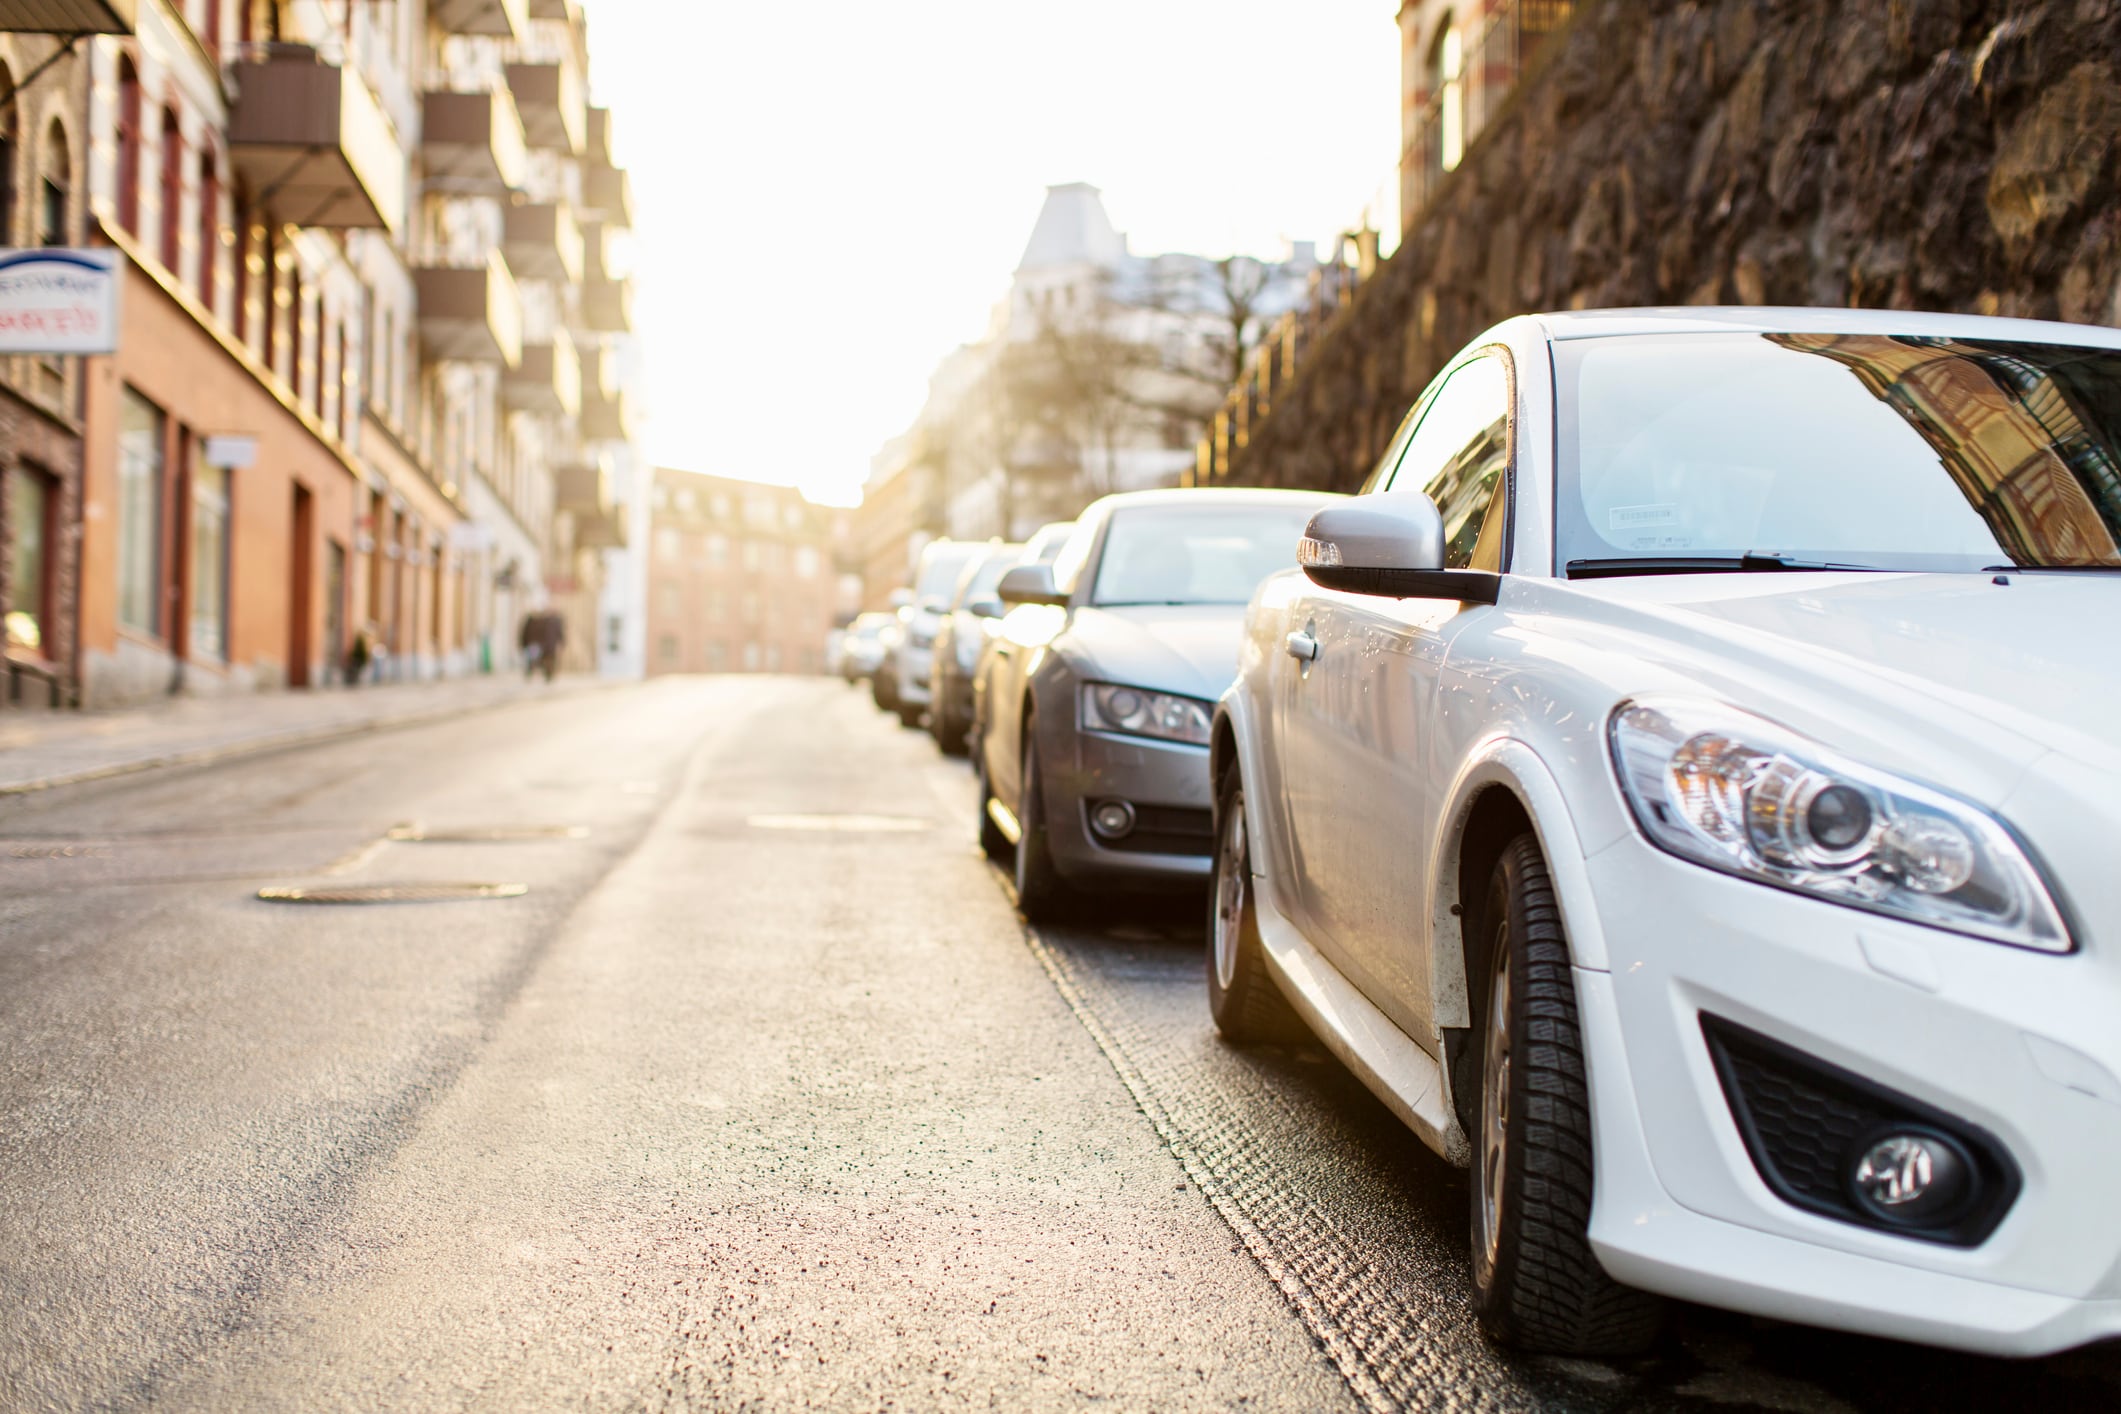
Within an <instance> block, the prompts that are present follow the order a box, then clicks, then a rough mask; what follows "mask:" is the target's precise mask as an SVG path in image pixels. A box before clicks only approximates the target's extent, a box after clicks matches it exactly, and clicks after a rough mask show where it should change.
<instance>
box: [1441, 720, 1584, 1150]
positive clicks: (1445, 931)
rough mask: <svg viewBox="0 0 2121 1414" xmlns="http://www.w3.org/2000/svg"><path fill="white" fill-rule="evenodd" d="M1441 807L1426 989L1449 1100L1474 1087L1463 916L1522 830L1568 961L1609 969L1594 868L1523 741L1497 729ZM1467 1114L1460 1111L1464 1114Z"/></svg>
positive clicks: (1558, 794)
mask: <svg viewBox="0 0 2121 1414" xmlns="http://www.w3.org/2000/svg"><path fill="white" fill-rule="evenodd" d="M1446 798H1447V801H1448V804H1447V805H1446V807H1445V809H1444V810H1443V811H1442V812H1440V814H1439V817H1438V818H1439V819H1441V820H1442V821H1443V822H1444V826H1443V828H1442V829H1440V830H1439V831H1438V832H1437V842H1436V847H1435V857H1434V858H1433V859H1432V860H1431V862H1430V869H1429V874H1428V878H1429V911H1430V928H1429V936H1430V939H1431V940H1432V943H1431V947H1430V950H1429V960H1430V962H1429V965H1430V974H1431V975H1430V978H1429V985H1430V993H1429V994H1430V996H1431V997H1433V998H1434V999H1435V1002H1434V1019H1435V1025H1436V1028H1437V1032H1438V1039H1439V1040H1440V1041H1441V1042H1442V1046H1443V1055H1444V1075H1445V1078H1446V1083H1447V1084H1448V1085H1449V1086H1450V1087H1451V1091H1452V1097H1451V1098H1452V1101H1453V1104H1452V1108H1453V1110H1454V1111H1455V1110H1458V1109H1460V1108H1462V1106H1461V1104H1460V1103H1459V1102H1460V1099H1461V1097H1462V1096H1463V1095H1465V1094H1467V1093H1469V1091H1468V1090H1467V1089H1466V1087H1465V1085H1464V1083H1463V1077H1462V1076H1461V1074H1460V1072H1461V1069H1462V1066H1463V1064H1464V1062H1465V1059H1466V1056H1467V1055H1468V1053H1469V1050H1470V1049H1471V1043H1470V1042H1469V1041H1468V1039H1467V1038H1468V1037H1469V1036H1470V1035H1471V1028H1472V1025H1473V1014H1472V987H1471V977H1472V970H1473V966H1474V960H1473V959H1472V958H1471V957H1470V956H1469V955H1468V954H1469V953H1470V951H1471V948H1472V943H1471V941H1470V935H1469V934H1468V932H1467V926H1466V925H1467V922H1468V920H1469V918H1470V917H1471V914H1472V911H1473V909H1474V907H1475V906H1476V904H1477V901H1478V900H1479V898H1480V895H1481V892H1482V890H1484V889H1485V888H1486V887H1487V881H1488V877H1489V875H1490V874H1491V873H1493V871H1494V868H1495V864H1496V861H1498V860H1499V859H1500V858H1501V857H1502V852H1503V850H1504V849H1505V848H1506V847H1507V846H1508V844H1509V843H1510V841H1511V840H1513V839H1515V838H1516V837H1517V836H1518V835H1520V834H1522V833H1524V832H1525V831H1526V830H1529V831H1531V833H1532V835H1533V837H1534V838H1535V839H1537V840H1538V842H1539V849H1540V853H1541V854H1542V855H1543V856H1544V857H1545V859H1546V861H1547V868H1548V871H1549V873H1550V874H1551V875H1552V877H1553V880H1554V891H1555V896H1556V898H1557V899H1558V900H1559V902H1560V904H1561V913H1562V927H1563V930H1564V932H1565V933H1566V934H1567V936H1568V940H1569V953H1570V959H1571V961H1572V962H1573V963H1574V965H1575V966H1577V967H1582V968H1589V969H1592V970H1594V971H1601V972H1602V971H1606V970H1608V962H1607V956H1606V946H1605V934H1604V932H1603V930H1602V929H1601V928H1600V927H1599V923H1598V914H1597V910H1596V908H1595V906H1594V904H1593V902H1592V898H1591V892H1590V874H1589V870H1588V869H1587V868H1586V866H1585V861H1584V852H1583V848H1582V844H1581V841H1580V838H1579V836H1578V833H1577V830H1576V825H1575V821H1574V818H1573V817H1572V815H1571V813H1570V811H1569V808H1568V804H1567V801H1566V799H1565V798H1564V797H1563V795H1562V791H1561V785H1560V783H1559V782H1558V781H1557V780H1556V779H1555V777H1554V774H1553V772H1551V771H1550V770H1548V769H1547V766H1546V763H1545V762H1544V761H1542V760H1541V759H1540V757H1539V754H1538V753H1537V752H1535V751H1534V750H1533V749H1532V748H1531V747H1530V746H1528V745H1526V744H1525V743H1524V742H1522V741H1520V740H1517V739H1515V738H1511V737H1497V738H1493V739H1491V740H1489V741H1487V742H1485V743H1483V744H1482V745H1481V746H1480V747H1479V748H1478V749H1477V750H1476V751H1475V752H1474V753H1473V754H1472V756H1471V757H1470V758H1469V759H1468V760H1467V762H1466V764H1465V766H1464V768H1463V769H1461V770H1460V772H1459V774H1458V777H1457V779H1456V780H1455V781H1453V782H1452V784H1451V788H1450V791H1449V793H1448V795H1447V797H1446ZM1460 1118H1461V1122H1463V1120H1464V1116H1463V1115H1461V1116H1460Z"/></svg>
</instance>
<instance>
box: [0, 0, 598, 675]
mask: <svg viewBox="0 0 2121 1414" xmlns="http://www.w3.org/2000/svg"><path fill="white" fill-rule="evenodd" d="M25 2H26V0H16V4H17V8H20V7H21V5H22V4H23V3H25ZM67 3H68V4H69V5H78V4H85V3H87V0H67ZM29 8H32V9H41V10H45V11H49V10H51V9H52V8H53V7H52V6H51V5H50V4H39V5H34V6H30V7H29ZM60 8H64V7H60ZM112 8H117V9H120V10H122V11H124V12H125V13H124V14H123V17H122V18H123V20H124V24H125V27H126V28H127V29H128V30H129V32H128V33H125V34H123V35H121V36H115V37H104V38H98V39H94V40H90V41H86V42H85V43H84V44H83V45H82V46H81V53H82V54H83V55H84V56H85V57H84V59H83V61H82V67H83V69H84V70H85V75H86V76H85V83H84V85H83V87H84V88H85V92H84V93H83V94H82V95H81V101H80V102H79V104H78V106H77V108H76V109H75V113H76V118H75V122H76V123H77V125H78V126H79V127H80V128H81V129H82V130H83V131H82V133H81V136H80V138H79V141H78V147H79V150H80V153H81V157H80V159H79V160H78V162H77V163H76V164H75V166H74V167H73V168H72V170H75V171H78V172H80V173H81V174H82V179H83V185H85V188H86V200H85V203H77V204H80V205H83V206H84V207H85V210H84V211H83V214H82V216H81V228H82V229H81V230H80V232H79V234H78V236H77V237H75V238H76V239H78V240H80V241H81V242H82V243H85V244H93V245H108V246H111V247H115V248H116V250H117V251H118V252H120V253H121V254H122V256H123V261H122V274H121V279H122V281H123V284H122V288H121V291H120V310H121V322H120V335H119V347H118V351H117V353H116V354H115V355H112V356H109V357H101V358H93V359H90V360H87V363H86V371H85V373H84V374H82V375H80V376H81V381H82V384H83V388H82V393H81V396H80V399H79V408H80V424H81V434H82V436H81V443H82V452H81V455H80V458H79V460H80V463H81V467H82V471H81V474H80V492H79V498H78V499H79V509H78V515H77V519H76V520H75V522H74V524H75V527H76V529H77V534H78V541H79V560H78V585H79V589H78V595H77V602H76V603H75V604H74V605H73V606H72V612H73V618H74V621H75V623H76V625H77V635H78V636H77V640H76V643H75V645H74V652H75V657H76V661H77V665H78V676H79V682H80V690H81V695H82V697H83V699H84V700H85V701H86V702H88V703H90V704H92V705H100V704H105V703H113V702H126V701H137V700H144V699H147V698H151V697H154V696H158V695H162V694H165V693H168V692H171V691H187V692H201V693H210V692H222V691H243V690H255V689H264V688H274V687H301V686H320V685H324V684H328V683H333V682H340V681H344V680H346V679H347V678H348V677H349V676H350V675H351V673H352V672H353V671H354V669H355V667H356V665H365V666H364V667H363V672H364V675H365V676H367V677H370V678H380V679H396V678H412V677H431V676H438V675H448V674H456V673H464V672H475V671H482V670H497V669H505V668H507V667H509V666H510V665H511V663H512V662H513V660H514V658H515V655H516V649H515V642H516V634H515V628H516V625H517V623H518V622H519V621H520V619H521V617H522V616H523V615H524V614H525V613H527V612H528V611H529V610H531V609H533V608H538V607H544V606H546V605H547V604H552V605H555V606H557V607H559V608H561V610H562V611H563V612H566V613H569V614H570V616H571V617H581V618H583V619H584V620H585V621H586V622H585V624H584V631H582V632H580V633H578V634H576V635H572V636H571V638H572V643H573V650H572V651H573V654H574V657H575V661H573V662H572V663H570V664H569V665H568V666H570V667H572V668H577V669H586V668H589V667H591V666H593V665H594V655H595V653H596V649H597V645H598V642H599V635H598V634H597V633H596V632H595V631H594V628H595V618H596V614H597V602H598V597H599V594H600V593H601V591H602V589H603V580H604V573H603V567H602V560H603V556H604V555H605V554H606V553H607V551H609V550H610V549H611V548H612V547H615V546H617V545H621V544H623V543H624V541H625V539H626V538H627V535H626V528H625V521H624V519H623V517H620V516H618V515H616V514H615V512H616V507H617V502H616V500H615V499H614V495H613V493H612V490H611V487H610V484H609V483H610V477H609V467H610V464H611V452H612V450H613V449H614V448H617V449H622V450H623V449H625V448H626V447H627V446H628V444H629V443H630V441H631V439H632V436H633V425H632V419H631V415H630V411H629V408H628V393H627V390H626V389H625V387H624V386H622V384H621V382H620V374H619V363H618V348H617V347H616V346H617V344H618V343H619V342H620V341H623V340H624V339H626V338H627V337H628V335H629V334H630V332H631V325H632V314H631V285H630V281H629V280H628V279H627V278H626V277H625V275H624V274H623V273H622V272H621V271H619V270H617V269H615V268H614V267H613V265H612V262H611V261H610V260H609V259H608V257H607V251H608V250H609V248H610V247H612V246H613V245H614V244H615V243H617V242H619V241H620V240H622V239H623V236H622V234H621V233H623V232H624V231H625V230H626V229H627V228H628V227H630V225H631V221H632V212H631V193H630V187H629V185H628V180H627V175H626V173H625V172H624V171H623V170H621V169H619V168H618V167H617V166H616V165H615V163H614V161H613V157H612V152H611V148H610V144H609V132H610V117H609V114H608V113H605V112H604V111H603V110H600V109H597V108H594V107H592V106H591V105H590V103H589V102H588V69H589V50H588V30H587V24H586V19H585V16H584V14H583V11H582V9H581V7H580V5H579V4H578V3H577V0H426V3H422V2H421V0H393V3H389V4H372V3H359V2H357V0H137V8H136V9H135V8H134V6H133V5H132V4H130V3H128V4H125V5H123V6H118V7H112ZM6 9H7V4H6V3H5V0H0V20H5V19H6V18H7V16H6V13H5V12H6ZM42 42H45V43H49V42H50V41H48V40H47V41H42ZM4 54H5V51H0V55H4ZM9 62H10V63H11V64H12V63H13V62H14V61H13V60H12V58H11V57H10V58H9ZM40 121H41V120H40ZM25 160H29V159H26V158H24V157H23V156H21V155H20V154H17V155H16V162H15V166H16V169H17V170H18V172H20V171H21V170H23V163H24V161H25ZM37 160H44V159H37ZM18 180H19V178H18ZM18 224H19V222H18ZM10 371H11V372H12V370H10ZM21 455H23V456H27V455H29V453H27V452H24V453H21ZM54 455H55V456H56V455H57V454H54ZM58 459H59V460H62V461H63V456H61V457H58ZM53 480H54V483H55V484H58V482H59V478H58V477H56V476H55V477H54V478H53ZM65 494H66V493H65V491H64V489H63V486H62V487H61V489H60V491H59V492H58V499H59V501H60V502H61V503H62V509H61V510H60V511H59V512H57V516H58V518H59V520H60V522H61V524H62V525H63V524H64V520H65V516H66V510H65V509H64V505H63V503H64V501H65ZM61 538H64V537H63V535H62V537H61ZM65 607H66V606H61V612H62V613H63V612H64V611H65ZM357 641H358V643H359V645H360V648H359V650H358V651H356V649H355V645H356V643H357Z"/></svg>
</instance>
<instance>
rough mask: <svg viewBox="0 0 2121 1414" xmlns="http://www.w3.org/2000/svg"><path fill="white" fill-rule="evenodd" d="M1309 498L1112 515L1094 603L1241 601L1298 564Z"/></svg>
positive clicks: (1170, 505) (1167, 505)
mask: <svg viewBox="0 0 2121 1414" xmlns="http://www.w3.org/2000/svg"><path fill="white" fill-rule="evenodd" d="M1317 509H1318V506H1317V504H1316V503H1315V502H1311V501H1293V502H1288V501H1277V502H1269V503H1263V504H1261V503H1255V504H1251V505H1231V504H1228V503H1225V504H1222V505H1215V504H1212V503H1210V504H1207V505H1201V504H1196V503H1179V502H1169V501H1167V502H1163V503H1160V504H1153V505H1145V506H1144V505H1138V506H1129V507H1127V508H1125V509H1123V510H1117V511H1114V512H1113V513H1112V528H1111V529H1110V530H1109V531H1107V532H1106V534H1105V548H1104V552H1103V553H1102V554H1100V555H1099V556H1098V559H1097V585H1096V588H1095V591H1094V592H1093V593H1092V595H1091V596H1090V602H1091V603H1093V604H1098V605H1104V606H1109V607H1118V606H1120V605H1127V604H1243V603H1245V602H1247V601H1248V600H1250V599H1251V597H1252V591H1253V590H1255V589H1257V588H1259V582H1260V581H1261V580H1263V579H1265V578H1266V577H1267V576H1268V575H1270V574H1272V573H1274V572H1275V571H1276V570H1282V569H1289V568H1292V567H1294V565H1295V564H1296V542H1297V541H1298V540H1299V539H1301V538H1302V536H1303V533H1304V525H1305V524H1306V523H1307V522H1308V521H1309V520H1310V519H1311V513H1312V512H1313V511H1315V510H1317Z"/></svg>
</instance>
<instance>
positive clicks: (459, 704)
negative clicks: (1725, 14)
mask: <svg viewBox="0 0 2121 1414" xmlns="http://www.w3.org/2000/svg"><path fill="white" fill-rule="evenodd" d="M605 685H606V683H605V681H604V680H602V679H598V678H590V677H574V678H568V677H563V678H561V679H560V680H559V681H557V682H554V683H549V684H548V683H543V682H526V681H524V680H523V679H521V678H518V677H515V676H513V675H511V674H494V675H492V676H487V677H471V678H453V679H450V680H448V681H445V682H421V683H393V684H390V685H387V686H376V687H360V688H353V689H347V688H327V689H323V690H318V691H307V692H300V691H298V692H261V693H255V694H246V695H242V696H230V697H177V698H171V699H168V700H167V701H163V702H156V703H152V704H149V705H146V706H140V707H128V708H122V709H117V710H112V711H102V712H0V796H8V795H20V794H22V793H24V792H27V791H38V790H47V789H50V788H51V787H53V786H63V785H73V784H77V783H79V782H82V781H94V780H101V779H102V778H104V777H106V776H122V775H126V774H128V773H130V772H133V771H146V770H152V769H154V768H155V767H158V766H182V765H195V764H198V763H201V762H206V761H217V760H222V759H225V758H228V757H231V756H244V755H248V754H250V753H252V752H256V751H270V750H273V749H275V748H278V747H286V746H299V745H301V744H303V743H305V742H312V741H327V740H330V739H332V738H334V737H344V736H352V735H355V734H356V733H359V732H365V731H375V730H378V729H380V728H384V727H395V726H404V725H408V724H410V723H414V722H425V721H432V720H435V719H437V718H441V717H451V716H456V715H458V714H460V713H464V712H476V711H479V710H481V709H483V708H488V707H498V706H501V705H503V704H506V703H509V702H516V701H521V700H523V699H526V698H538V697H549V696H552V695H553V694H556V693H559V694H567V693H575V692H585V691H589V690H592V689H595V688H599V687H603V686H605Z"/></svg>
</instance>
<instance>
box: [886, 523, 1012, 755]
mask: <svg viewBox="0 0 2121 1414" xmlns="http://www.w3.org/2000/svg"><path fill="white" fill-rule="evenodd" d="M989 543H990V542H988V541H985V540H931V541H929V542H928V543H927V544H926V545H924V546H922V547H921V557H920V560H919V562H918V563H917V564H916V565H915V567H914V571H913V592H912V595H911V596H910V602H909V603H907V604H906V605H904V606H903V607H902V608H900V610H899V625H900V628H901V629H902V630H903V636H902V637H901V638H900V640H899V641H898V643H897V644H896V645H894V647H893V650H892V652H891V654H890V656H889V659H888V662H889V664H890V667H891V669H892V672H893V681H892V683H891V706H890V709H889V710H891V711H895V712H897V713H898V717H899V720H900V721H901V722H903V723H905V724H906V725H907V726H909V727H914V726H919V725H920V720H921V714H922V713H923V712H925V711H927V709H928V677H929V673H930V669H931V668H932V667H933V665H934V653H935V635H936V633H937V632H938V631H939V630H940V629H941V628H942V626H943V616H944V615H945V614H948V613H949V612H950V593H951V591H952V590H954V589H955V588H957V578H958V576H959V575H960V574H962V573H964V570H965V566H966V565H968V564H970V563H971V562H972V561H973V559H974V558H975V557H977V556H979V555H982V554H984V553H986V551H987V548H988V545H989Z"/></svg>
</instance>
